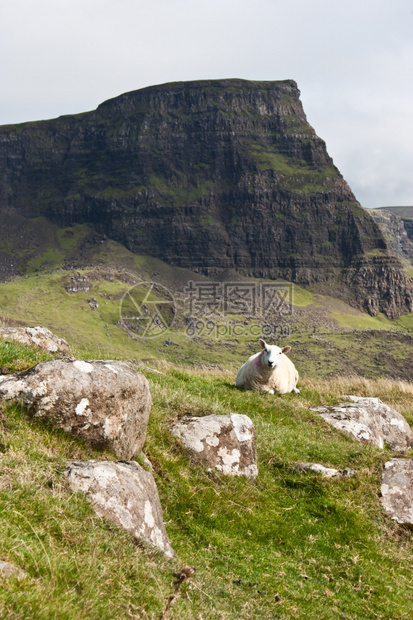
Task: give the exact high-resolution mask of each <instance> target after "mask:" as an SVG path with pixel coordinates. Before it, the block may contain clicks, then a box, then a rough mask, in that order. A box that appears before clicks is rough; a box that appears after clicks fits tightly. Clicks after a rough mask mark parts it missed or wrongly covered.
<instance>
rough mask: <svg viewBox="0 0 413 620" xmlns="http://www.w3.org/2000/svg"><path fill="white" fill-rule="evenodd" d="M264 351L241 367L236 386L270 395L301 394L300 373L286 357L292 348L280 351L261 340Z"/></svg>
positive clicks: (256, 354) (278, 348)
mask: <svg viewBox="0 0 413 620" xmlns="http://www.w3.org/2000/svg"><path fill="white" fill-rule="evenodd" d="M260 345H261V348H262V351H260V353H255V355H251V357H250V358H249V359H248V360H247V361H246V362H245V364H243V366H241V368H240V369H239V371H238V374H237V378H236V380H235V384H236V386H237V387H239V388H245V389H247V390H256V391H260V392H268V393H269V394H274V393H277V394H287V392H295V393H296V394H299V393H300V390H299V389H298V388H297V387H296V385H297V382H298V372H297V369H296V367H295V366H294V364H293V363H292V361H291V360H290V359H289V358H288V357H287V356H286V355H284V354H285V353H288V352H289V351H291V347H284V348H283V349H280V347H277V346H275V345H268V344H267V343H266V342H265V341H264V340H262V339H261V340H260Z"/></svg>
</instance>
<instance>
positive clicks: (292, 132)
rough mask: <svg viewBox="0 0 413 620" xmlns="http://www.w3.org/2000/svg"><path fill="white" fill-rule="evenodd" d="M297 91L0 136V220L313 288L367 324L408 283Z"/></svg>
mask: <svg viewBox="0 0 413 620" xmlns="http://www.w3.org/2000/svg"><path fill="white" fill-rule="evenodd" d="M299 95H300V93H299V90H298V88H297V85H296V83H295V82H293V81H292V80H286V81H282V82H249V81H243V80H214V81H199V82H185V83H174V84H165V85H162V86H154V87H149V88H145V89H142V90H139V91H134V92H131V93H126V94H124V95H121V96H120V97H117V98H115V99H112V100H109V101H106V102H105V103H103V104H101V105H100V106H99V107H98V108H97V110H95V111H92V112H88V113H84V114H79V115H75V116H66V117H60V118H58V119H54V120H50V121H41V122H34V123H25V124H22V125H16V126H6V127H2V128H0V175H1V176H0V179H1V180H0V212H1V217H2V218H5V217H7V215H9V216H10V215H11V214H15V213H18V214H20V215H23V216H25V217H36V216H39V215H44V216H46V217H47V218H49V219H50V220H52V221H54V222H56V223H58V224H59V225H62V226H65V225H69V224H72V223H75V222H76V223H83V222H92V223H93V224H94V225H95V227H96V229H97V230H98V231H99V232H101V233H104V234H106V235H107V236H108V237H110V238H112V239H115V240H116V241H119V242H121V243H123V244H125V245H126V246H127V247H128V248H129V249H130V250H132V251H133V252H135V253H138V254H149V255H152V256H155V257H158V258H161V259H162V260H164V261H166V262H168V263H170V264H173V265H178V266H182V267H189V268H190V269H193V270H195V271H199V272H202V273H205V274H208V275H212V276H214V275H216V274H217V273H218V272H219V271H220V270H222V269H228V268H233V269H236V270H237V271H238V272H240V273H241V274H244V275H251V276H256V277H265V278H285V279H287V280H291V281H293V282H297V283H299V284H302V285H317V286H318V287H319V288H320V289H323V288H324V289H326V290H328V291H329V293H330V294H334V295H336V296H340V297H342V298H344V299H346V300H347V301H349V302H350V303H352V304H353V305H357V306H358V307H361V308H363V309H366V310H368V311H369V312H370V313H371V314H377V312H379V311H383V312H384V313H385V314H386V315H387V316H390V317H395V316H398V315H399V314H400V313H403V312H411V311H412V310H413V283H412V281H411V280H409V279H408V278H407V276H406V275H405V273H404V272H403V270H402V267H401V263H400V262H399V259H398V258H397V257H396V256H394V255H393V254H392V253H391V251H390V250H388V248H387V244H386V241H385V239H384V237H383V234H382V233H381V231H380V230H379V228H378V226H377V224H376V223H375V222H374V221H373V219H372V218H371V216H370V215H369V213H368V212H367V211H366V210H364V209H363V208H362V207H361V206H360V205H359V204H358V202H357V201H356V199H355V197H354V195H353V194H352V192H351V190H350V188H349V187H348V185H347V184H346V182H345V181H344V179H343V177H342V176H341V174H340V172H339V171H338V170H337V168H336V167H335V166H334V164H333V161H332V159H331V158H330V156H329V155H328V153H327V150H326V146H325V143H324V142H323V141H322V140H321V139H320V138H318V137H317V135H316V134H315V132H314V130H313V128H312V127H311V126H310V125H309V124H308V122H307V119H306V116H305V113H304V110H303V107H302V104H301V101H300V98H299Z"/></svg>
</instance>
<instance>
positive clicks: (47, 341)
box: [0, 327, 70, 355]
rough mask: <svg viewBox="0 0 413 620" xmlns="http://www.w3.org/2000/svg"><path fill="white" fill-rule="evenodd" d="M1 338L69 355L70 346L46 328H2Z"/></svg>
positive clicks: (49, 351) (0, 331)
mask: <svg viewBox="0 0 413 620" xmlns="http://www.w3.org/2000/svg"><path fill="white" fill-rule="evenodd" d="M0 338H2V339H3V340H14V341H16V342H20V343H21V344H26V345H36V346H37V347H40V349H43V351H47V352H48V353H60V354H61V355H69V353H70V347H69V344H68V343H67V342H66V340H64V339H63V338H58V337H57V336H55V335H54V334H53V333H52V332H51V331H50V330H49V329H47V328H46V327H0Z"/></svg>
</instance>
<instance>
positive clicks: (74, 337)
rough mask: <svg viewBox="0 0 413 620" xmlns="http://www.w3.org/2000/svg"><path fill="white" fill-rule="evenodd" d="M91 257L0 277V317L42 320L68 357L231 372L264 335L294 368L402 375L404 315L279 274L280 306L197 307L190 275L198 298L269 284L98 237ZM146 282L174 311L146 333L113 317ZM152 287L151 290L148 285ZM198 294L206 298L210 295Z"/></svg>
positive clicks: (407, 323) (408, 357)
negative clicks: (85, 263)
mask: <svg viewBox="0 0 413 620" xmlns="http://www.w3.org/2000/svg"><path fill="white" fill-rule="evenodd" d="M97 259H99V261H100V264H99V265H98V266H96V267H93V268H88V269H79V270H75V271H74V270H70V271H67V270H62V269H60V270H57V271H51V272H49V273H47V272H44V271H42V272H38V273H35V274H33V273H31V274H29V275H27V276H25V277H23V278H17V279H15V280H12V281H10V282H7V283H4V284H0V321H1V320H2V319H3V321H4V322H7V323H9V324H10V323H17V324H18V323H21V324H25V325H32V326H33V325H44V326H46V327H48V328H49V329H51V330H52V331H53V332H55V333H56V334H57V335H59V336H61V337H64V338H66V339H67V340H68V341H69V342H70V344H71V345H72V350H73V353H74V355H76V356H78V357H84V358H87V357H89V358H100V357H103V358H113V359H124V358H127V359H135V360H138V361H140V362H141V363H144V364H149V365H151V364H156V363H160V362H163V361H168V362H171V363H174V364H179V365H182V364H184V365H188V366H191V367H194V366H195V367H197V368H200V367H201V368H202V367H219V368H222V369H227V370H231V371H235V370H236V369H237V368H238V367H239V365H240V364H241V363H242V362H243V361H244V360H245V359H246V357H248V356H249V355H251V354H252V353H254V352H255V351H256V350H257V343H258V339H259V337H260V336H262V335H263V336H264V337H265V338H266V339H267V340H268V342H273V343H284V344H287V343H288V344H290V345H291V346H292V347H293V349H292V352H291V357H292V359H293V360H294V362H295V363H296V364H297V367H298V368H299V371H300V374H301V375H302V376H306V377H320V376H331V375H337V374H344V375H354V374H356V375H362V376H366V377H380V376H390V377H393V378H395V379H405V380H409V378H410V377H411V373H412V368H413V346H412V345H413V314H410V315H404V316H402V317H401V318H400V319H398V320H395V321H390V320H389V319H386V317H384V316H383V315H378V316H377V317H371V316H369V315H367V314H365V313H363V312H360V311H358V310H356V309H354V308H351V307H350V306H348V305H347V304H345V303H344V302H342V301H339V300H337V299H334V298H331V297H327V296H325V295H320V294H317V293H312V292H310V291H309V290H305V289H302V288H300V287H298V286H292V285H289V284H288V283H285V282H284V283H283V282H280V286H281V292H282V294H284V293H285V294H287V297H288V300H290V301H292V305H291V306H289V307H287V308H286V309H285V308H284V309H282V308H281V310H280V311H271V312H270V311H269V312H267V313H263V312H261V313H260V312H259V311H255V313H254V311H253V309H249V311H248V312H245V311H243V308H242V305H241V306H240V307H234V306H230V307H229V308H227V310H225V308H224V307H223V305H222V304H223V301H222V298H219V299H218V297H217V298H216V299H215V302H216V303H215V306H216V307H211V306H212V304H210V305H209V307H207V304H205V307H204V308H202V306H201V310H200V311H197V309H196V308H192V309H191V308H190V307H189V305H190V304H189V303H188V300H189V293H188V286H189V284H190V283H191V282H195V285H196V286H198V287H201V286H204V287H206V288H205V289H202V290H203V291H204V293H202V294H203V295H204V296H205V295H206V293H205V291H206V292H208V291H210V290H212V289H213V288H214V287H217V286H218V285H219V286H221V287H224V286H228V287H229V289H228V290H231V287H232V288H234V286H236V285H238V284H239V285H240V286H244V287H247V290H248V291H251V290H252V291H253V292H254V294H255V293H257V295H258V294H259V293H260V292H261V288H260V287H266V286H267V285H272V284H273V283H271V282H268V281H265V280H257V279H251V278H240V277H239V276H238V275H236V274H234V273H231V272H230V273H228V274H227V275H226V278H224V279H223V280H222V281H221V282H217V281H215V280H213V279H208V278H205V277H204V276H200V275H199V274H196V273H193V272H191V271H188V270H184V269H179V268H173V267H170V266H169V265H166V264H165V263H163V262H162V261H160V260H157V259H153V258H150V257H145V256H135V255H133V254H131V253H129V252H128V251H127V250H125V249H124V248H122V247H121V246H119V245H118V244H114V243H112V242H105V243H103V244H102V249H101V252H100V253H99V254H98V255H97V256H95V260H97ZM74 274H79V277H81V278H84V279H85V280H86V281H87V283H88V290H86V291H84V292H82V290H78V291H77V292H69V291H70V284H71V281H72V278H73V275H74ZM152 281H155V282H157V283H159V284H160V285H162V286H163V287H166V289H167V290H168V291H170V294H171V295H172V296H173V299H174V304H175V306H176V316H175V320H174V322H173V324H172V326H171V327H170V328H168V329H166V330H164V331H163V330H160V333H159V335H158V336H156V337H154V338H147V337H141V334H140V333H139V332H134V331H133V330H128V329H125V327H127V325H126V326H125V324H122V321H121V319H122V317H123V316H124V315H125V310H127V311H128V312H130V307H131V308H132V310H133V303H134V302H132V305H131V306H130V307H129V306H128V305H127V304H126V302H125V301H123V300H124V298H125V296H127V295H128V291H131V290H132V291H134V290H136V289H134V288H133V287H134V286H135V285H137V284H138V285H139V283H142V282H152ZM195 285H194V284H193V285H192V286H195ZM68 289H69V290H68ZM200 290H201V289H200ZM202 290H201V292H202ZM219 290H221V289H219ZM222 290H223V289H222ZM185 291H186V292H185ZM132 294H133V293H132ZM152 294H154V295H155V297H156V294H158V293H157V292H156V291H155V289H154V291H153V293H152ZM205 298H206V299H207V302H208V303H210V301H211V300H213V298H212V297H205ZM128 299H129V298H128V297H126V300H128ZM129 301H130V299H129ZM189 301H190V300H189ZM195 301H197V300H195ZM198 305H200V304H198ZM198 310H199V308H198Z"/></svg>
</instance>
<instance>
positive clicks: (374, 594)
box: [0, 347, 413, 620]
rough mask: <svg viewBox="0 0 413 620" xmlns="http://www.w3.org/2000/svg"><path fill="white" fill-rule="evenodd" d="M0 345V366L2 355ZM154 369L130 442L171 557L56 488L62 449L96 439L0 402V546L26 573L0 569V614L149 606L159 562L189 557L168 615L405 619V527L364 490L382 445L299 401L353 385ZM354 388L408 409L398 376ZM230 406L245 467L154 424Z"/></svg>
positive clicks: (68, 454)
mask: <svg viewBox="0 0 413 620" xmlns="http://www.w3.org/2000/svg"><path fill="white" fill-rule="evenodd" d="M23 349H24V347H23ZM4 355H5V354H4V352H3V350H2V349H0V365H3V363H4V362H5V361H7V363H10V360H9V358H7V360H6V358H5V357H4ZM26 355H27V358H26V363H27V364H30V363H31V362H32V360H33V357H32V356H33V355H34V356H36V355H37V353H34V352H33V351H32V350H30V349H27V348H26ZM19 357H20V359H22V358H24V351H23V350H22V351H20V352H19ZM163 371H164V374H162V375H159V374H154V373H151V372H147V378H148V380H149V381H150V385H151V392H152V396H153V406H152V412H151V417H150V422H149V427H148V433H147V440H146V444H145V447H144V452H145V454H146V455H147V457H148V458H149V459H150V461H151V463H152V465H153V468H154V477H155V480H156V483H157V486H158V490H159V494H160V498H161V504H162V506H163V511H164V521H165V524H166V528H167V532H168V536H169V538H170V540H171V542H172V545H173V547H174V549H175V551H176V552H177V554H178V557H177V559H176V560H173V561H171V560H166V559H165V558H164V556H163V555H162V554H161V553H159V552H158V551H156V550H154V549H153V548H151V547H149V546H145V545H144V546H141V545H138V546H137V545H136V543H135V542H134V541H133V540H132V539H131V537H130V536H129V535H128V534H126V533H125V532H123V531H121V530H120V529H118V528H116V527H114V526H113V525H111V524H110V523H109V522H107V521H106V520H104V519H100V518H98V517H96V516H95V515H94V513H93V510H92V508H91V506H90V505H89V503H88V501H87V499H86V498H85V497H84V496H83V495H82V494H81V493H75V494H73V493H72V492H71V491H70V489H69V487H68V484H67V482H66V479H65V477H64V476H63V473H62V472H63V469H64V466H65V463H66V461H67V460H86V459H91V458H92V459H107V458H109V459H113V456H112V455H111V454H110V453H107V452H97V451H93V450H91V449H90V448H88V447H87V446H86V445H85V444H83V443H82V442H79V441H77V440H74V439H72V438H70V437H68V436H67V435H66V434H65V433H63V432H62V431H56V430H54V429H53V428H51V427H50V426H48V425H45V424H40V423H38V422H36V421H34V420H30V419H29V418H28V417H27V415H26V414H25V412H24V411H22V410H21V409H20V408H19V407H17V406H14V405H8V406H7V407H4V406H3V407H2V410H1V422H0V427H1V436H0V439H1V442H0V443H1V451H2V455H1V457H0V481H1V484H0V510H1V514H2V519H1V520H0V556H1V557H2V558H4V559H7V560H8V561H11V562H13V563H15V564H16V565H18V566H20V567H21V568H22V569H24V570H25V571H26V572H27V574H28V577H27V578H26V579H23V580H22V581H17V580H14V579H8V580H4V581H3V582H2V589H1V591H0V615H1V617H2V618H6V619H10V620H11V619H13V620H15V619H28V618H33V619H34V618H36V620H45V619H49V618H50V619H51V618H56V619H59V620H60V619H67V620H77V619H80V618H87V619H88V620H92V619H96V620H98V619H99V620H101V619H102V620H104V619H108V620H112V619H113V618H119V619H126V618H131V617H132V618H150V619H154V620H155V619H156V620H157V619H158V618H159V617H160V615H161V612H162V610H163V609H164V607H165V604H166V597H167V596H169V595H170V594H171V593H172V591H173V583H172V582H173V576H172V573H173V572H174V571H176V570H179V568H180V567H181V566H182V565H183V564H189V565H193V566H195V567H196V568H197V572H196V573H195V575H194V576H193V577H192V579H191V580H190V581H189V582H188V583H187V584H185V585H184V586H183V588H182V593H181V595H180V596H179V597H178V599H177V601H176V602H175V604H174V606H173V612H172V613H171V614H170V616H169V617H170V618H174V619H175V620H179V619H181V620H183V619H188V620H194V619H198V618H202V619H203V620H204V619H205V620H206V619H211V620H215V619H217V618H225V619H228V620H240V619H245V620H247V619H252V620H255V619H266V620H270V619H271V620H272V619H273V618H278V617H279V618H283V619H291V620H292V619H296V618H299V619H303V620H304V619H305V620H307V619H308V620H312V619H316V618H317V619H318V618H323V620H329V619H333V618H334V620H335V619H336V618H340V617H343V618H344V617H346V618H351V619H352V620H357V619H360V620H366V619H370V618H371V619H373V618H383V619H390V618H391V619H392V620H402V619H407V618H409V617H410V616H409V614H410V611H411V602H412V589H411V554H412V552H413V545H412V540H411V535H410V534H409V533H408V532H407V531H405V530H403V529H401V528H400V527H399V526H397V525H396V524H395V523H393V522H391V521H390V520H388V519H387V518H386V517H385V516H384V513H383V511H382V509H381V507H380V503H379V498H378V492H379V487H380V477H381V471H382V467H383V463H384V462H385V460H387V459H388V458H389V457H390V456H391V453H390V452H389V451H387V450H386V451H380V450H378V449H376V448H373V447H371V446H367V445H363V444H359V443H357V442H355V441H353V440H351V439H349V438H348V437H346V436H344V435H343V434H341V433H340V432H338V431H336V430H335V429H333V428H331V427H330V426H328V425H327V424H326V423H324V422H323V421H322V420H321V419H320V418H319V417H317V415H315V414H314V413H313V412H310V411H309V406H311V405H318V404H320V403H326V404H328V403H333V402H337V401H338V400H339V398H340V396H339V392H340V393H342V392H343V391H344V390H346V389H354V386H351V387H350V385H347V384H345V382H344V383H343V384H342V385H341V386H339V387H338V385H336V384H333V383H331V384H329V383H328V382H325V383H324V384H323V385H321V384H320V385H318V384H316V383H311V382H308V381H307V382H306V381H304V382H303V383H302V386H301V387H302V393H301V395H287V396H284V397H279V396H275V397H269V396H268V395H263V394H257V393H253V392H241V391H239V390H237V389H236V388H235V387H234V375H233V374H231V373H219V372H214V373H211V372H205V371H204V372H199V371H198V372H189V371H188V370H183V369H180V368H177V367H172V366H168V367H165V368H164V369H163ZM358 387H359V388H360V386H358ZM363 389H364V391H366V390H367V392H368V391H370V393H371V392H375V391H377V393H379V394H380V396H381V397H384V396H386V395H387V396H388V397H389V398H390V401H391V403H392V404H394V405H395V406H399V405H402V406H403V410H404V413H405V414H406V415H407V416H408V417H409V419H411V420H413V407H412V404H411V403H412V401H411V396H409V395H408V394H404V392H403V391H402V389H401V387H399V386H398V385H397V384H391V382H388V383H387V384H383V383H382V384H379V383H375V382H373V381H371V382H369V383H365V384H364V387H363ZM230 412H238V413H245V414H247V415H249V416H250V417H251V418H252V420H253V422H254V425H255V428H256V447H257V454H258V467H259V476H258V478H257V479H256V480H255V481H254V482H252V481H249V480H246V479H242V478H231V477H228V476H224V475H221V474H218V473H213V472H207V471H206V470H205V469H204V468H203V467H202V466H201V465H199V464H197V463H195V462H193V461H191V458H190V457H189V455H188V453H187V452H186V451H185V450H184V449H183V448H182V447H180V445H179V443H178V442H177V440H176V439H175V438H173V436H171V434H170V433H169V430H168V427H169V421H170V420H173V419H177V418H179V417H181V416H187V415H198V416H203V415H208V414H211V413H218V414H228V413H230ZM297 461H313V462H319V463H322V464H324V465H327V466H328V465H329V466H333V467H352V468H354V469H355V470H356V475H355V477H354V478H348V479H342V480H334V481H333V480H323V479H322V478H320V477H319V476H318V475H317V474H304V473H302V472H300V471H298V470H297V469H295V463H296V462H297Z"/></svg>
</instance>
